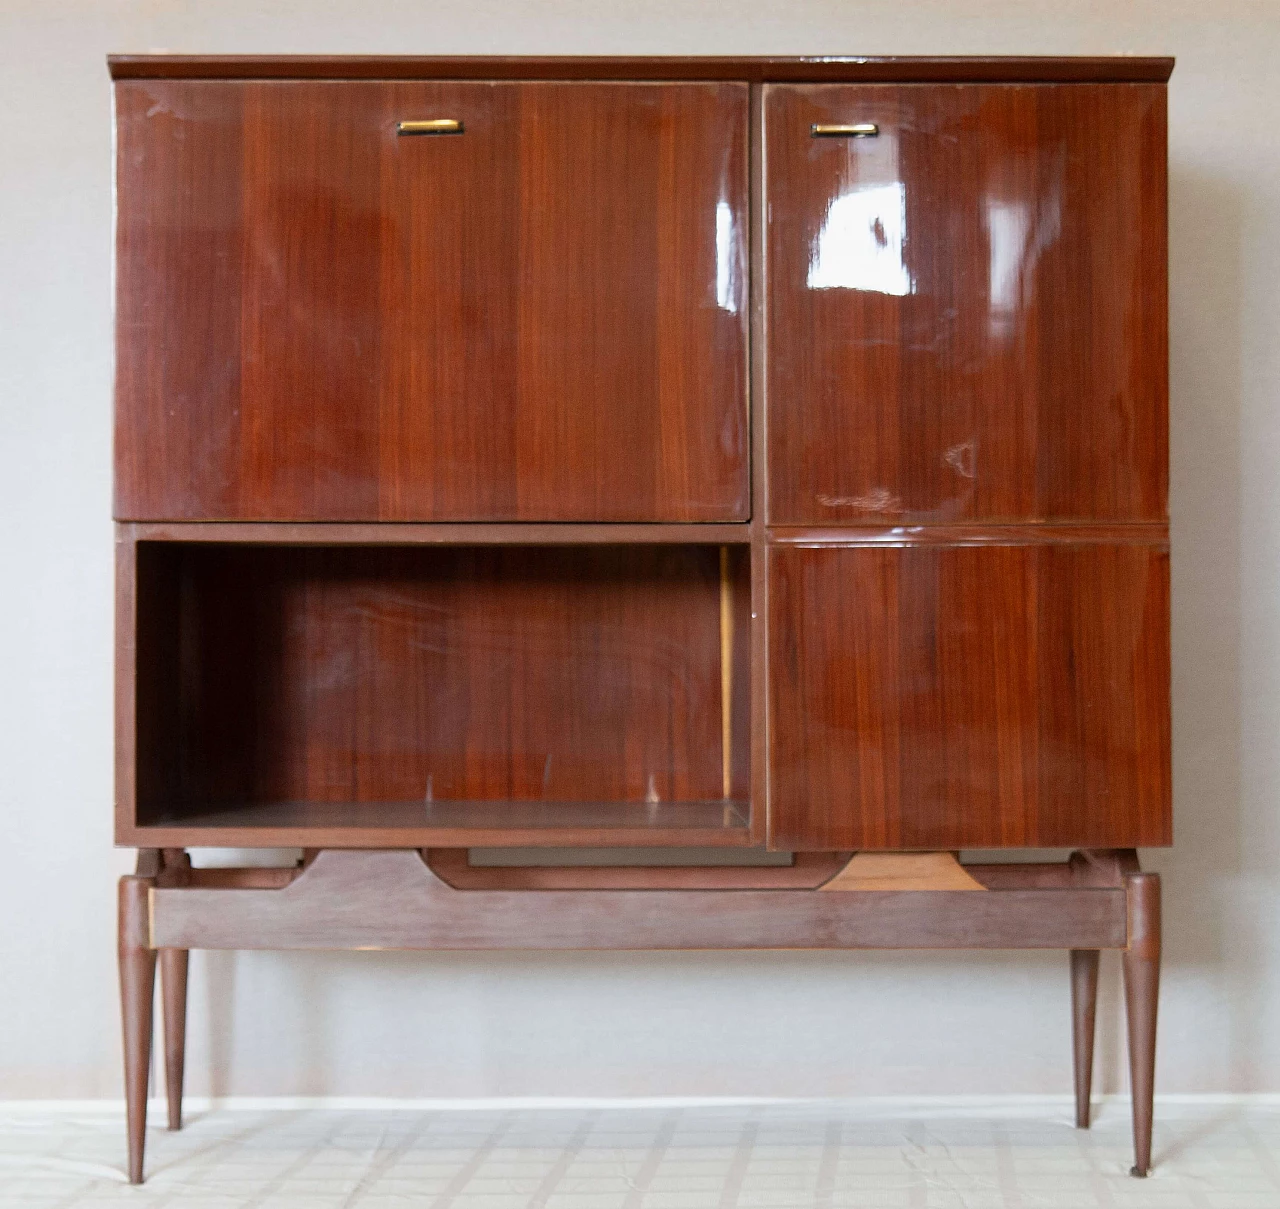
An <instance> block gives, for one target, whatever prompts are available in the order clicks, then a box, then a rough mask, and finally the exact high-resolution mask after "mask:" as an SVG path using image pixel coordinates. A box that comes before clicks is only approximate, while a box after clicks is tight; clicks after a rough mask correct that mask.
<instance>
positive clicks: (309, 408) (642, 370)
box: [116, 80, 749, 521]
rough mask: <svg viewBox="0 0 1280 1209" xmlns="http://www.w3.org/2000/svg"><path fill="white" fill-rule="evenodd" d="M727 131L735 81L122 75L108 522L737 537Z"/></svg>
mask: <svg viewBox="0 0 1280 1209" xmlns="http://www.w3.org/2000/svg"><path fill="white" fill-rule="evenodd" d="M442 116H443V117H449V118H455V119H457V120H458V121H460V122H461V123H462V127H463V133H461V134H459V135H456V136H453V135H451V136H445V137H425V138H404V137H398V136H397V133H396V125H397V122H398V121H399V120H401V119H405V118H421V117H442ZM746 123H747V87H746V86H745V85H743V84H733V83H719V84H716V83H704V84H665V83H651V84H599V85H596V84H575V83H564V82H545V81H544V82H529V83H495V82H484V81H467V82H460V81H454V82H449V81H437V82H431V83H419V82H400V83H397V82H390V81H366V82H359V81H340V82H339V81H326V82H304V81H267V82H262V81H250V82H236V81H225V80H223V81H201V80H169V81H166V80H133V81H122V82H120V83H119V84H118V85H117V86H116V125H117V137H118V149H117V159H116V162H117V198H118V216H117V377H116V454H117V463H116V514H117V516H118V517H120V518H122V519H150V520H175V519H192V520H219V519H230V520H280V521H288V520H332V521H370V520H441V521H509V520H517V521H732V520H742V519H745V518H746V516H747V515H748V511H749V500H748V481H747V427H748V426H747V400H746V355H747V353H746V350H747V316H746V263H745V257H746V221H747V164H746V150H747V134H746Z"/></svg>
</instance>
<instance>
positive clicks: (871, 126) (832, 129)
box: [809, 122, 880, 139]
mask: <svg viewBox="0 0 1280 1209" xmlns="http://www.w3.org/2000/svg"><path fill="white" fill-rule="evenodd" d="M809 133H810V134H811V135H812V136H813V137H814V138H815V139H873V138H875V137H876V136H877V135H878V134H879V133H880V127H879V126H877V125H876V124H875V122H854V123H853V125H852V126H823V125H821V124H820V123H818V122H814V124H813V125H812V126H810V127H809Z"/></svg>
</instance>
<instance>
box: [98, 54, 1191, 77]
mask: <svg viewBox="0 0 1280 1209" xmlns="http://www.w3.org/2000/svg"><path fill="white" fill-rule="evenodd" d="M1173 64H1174V61H1173V59H1172V58H1168V57H1155V56H1130V55H1096V56H1048V55H1037V56H978V55H974V56H943V57H931V56H905V55H806V56H794V57H780V58H774V57H752V58H735V57H729V56H710V57H696V56H666V55H663V56H658V55H654V56H644V57H613V56H563V57H561V56H514V55H513V56H504V55H462V56H452V57H433V56H404V55H178V54H120V55H108V56H107V68H108V70H109V71H110V73H111V78H112V79H113V80H140V79H184V80H195V79H210V80H320V79H333V80H419V79H421V80H426V79H436V80H440V79H481V78H484V79H499V80H535V79H541V80H546V79H559V80H676V79H678V80H724V81H744V82H748V83H772V82H779V83H783V82H788V81H796V82H801V81H804V82H811V83H821V82H824V81H844V82H849V83H876V82H884V83H943V82H946V83H1027V84H1030V83H1092V84H1103V83H1163V82H1164V81H1166V80H1168V78H1169V76H1170V74H1171V73H1172V71H1173Z"/></svg>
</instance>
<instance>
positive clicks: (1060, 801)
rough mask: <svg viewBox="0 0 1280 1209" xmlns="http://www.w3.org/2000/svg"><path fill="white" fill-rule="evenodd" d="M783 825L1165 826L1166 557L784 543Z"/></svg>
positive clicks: (796, 831)
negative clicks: (791, 544)
mask: <svg viewBox="0 0 1280 1209" xmlns="http://www.w3.org/2000/svg"><path fill="white" fill-rule="evenodd" d="M769 561H770V576H771V581H770V608H771V616H770V680H769V694H770V731H769V734H770V764H769V767H770V797H769V817H770V842H771V844H772V845H773V846H774V847H779V848H796V849H811V848H816V849H823V848H829V849H845V848H848V849H895V848H918V849H946V848H995V847H1077V846H1078V847H1086V848H1110V847H1117V848H1119V847H1137V846H1143V845H1159V844H1167V843H1169V842H1170V825H1171V824H1170V817H1171V816H1170V755H1169V750H1170V748H1169V744H1170V721H1169V557H1168V553H1167V551H1166V550H1164V549H1163V548H1161V547H1153V546H1142V545H1134V544H1124V545H1119V544H1117V545H1107V544H1102V543H1099V544H1079V545H1039V544H1037V545H1011V546H984V547H976V546H970V547H945V546H929V547H917V548H910V547H907V548H901V547H900V548H883V547H858V548H850V547H839V546H829V547H823V548H814V547H801V546H791V547H775V548H774V549H772V550H771V551H770V554H769Z"/></svg>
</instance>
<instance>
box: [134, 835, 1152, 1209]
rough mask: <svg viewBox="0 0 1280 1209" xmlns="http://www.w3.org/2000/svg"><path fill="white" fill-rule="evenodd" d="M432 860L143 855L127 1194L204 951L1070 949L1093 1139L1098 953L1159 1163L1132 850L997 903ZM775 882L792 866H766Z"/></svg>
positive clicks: (1148, 966) (977, 870) (1050, 871)
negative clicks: (467, 870) (628, 881)
mask: <svg viewBox="0 0 1280 1209" xmlns="http://www.w3.org/2000/svg"><path fill="white" fill-rule="evenodd" d="M430 860H431V858H430V855H429V854H428V853H423V852H419V851H416V850H372V851H361V850H329V851H319V852H311V853H308V854H307V856H306V857H304V859H303V861H302V862H301V863H300V864H299V866H298V867H297V868H292V869H216V870H214V869H210V870H198V869H192V868H191V864H190V861H189V859H188V858H187V856H186V854H185V852H183V851H182V850H180V849H165V850H157V849H144V850H142V851H141V852H140V853H139V858H138V870H137V872H136V873H135V874H132V875H128V876H125V877H122V878H121V879H120V887H119V895H120V897H119V909H120V913H119V960H120V991H121V1006H122V1018H123V1025H124V1066H125V1098H126V1105H127V1123H128V1140H129V1179H130V1182H132V1183H135V1184H137V1183H141V1182H142V1173H143V1151H144V1143H145V1131H146V1112H147V1079H148V1074H149V1071H150V1065H151V1043H152V1030H153V1019H152V1011H153V999H154V988H155V972H156V962H157V957H158V956H159V957H160V959H161V961H160V965H161V975H162V982H163V984H164V985H163V1000H164V1008H165V1017H166V1019H165V1035H166V1044H165V1066H166V1087H167V1091H168V1096H169V1122H170V1127H171V1128H176V1127H177V1125H178V1124H179V1123H180V1121H181V1111H182V1062H183V1049H184V1046H183V1041H184V1036H183V1034H184V1028H183V1022H184V1021H185V1014H186V954H187V952H188V951H189V950H191V949H403V950H414V949H417V950H432V949H439V950H486V949H526V950H538V949H542V950H555V949H583V950H606V949H667V950H685V949H726V950H729V949H1067V950H1069V951H1070V952H1071V955H1072V956H1071V968H1072V1019H1073V1026H1074V1027H1073V1040H1074V1049H1075V1089H1076V1121H1077V1125H1079V1126H1081V1127H1087V1125H1088V1122H1089V1091H1090V1083H1091V1078H1090V1076H1091V1070H1092V1056H1093V1053H1092V1051H1093V1032H1094V1015H1095V1005H1096V1001H1097V974H1096V971H1097V953H1098V951H1099V950H1101V949H1118V950H1121V951H1122V953H1123V964H1124V981H1125V1003H1126V1008H1127V1014H1128V1035H1129V1067H1130V1085H1131V1087H1132V1090H1133V1138H1134V1166H1133V1169H1132V1174H1133V1175H1135V1176H1145V1175H1146V1174H1147V1171H1148V1170H1149V1168H1150V1165H1151V1124H1152V1094H1153V1082H1154V1069H1155V1036H1156V1003H1157V997H1158V991H1159V981H1160V878H1159V875H1158V874H1154V873H1142V872H1140V871H1139V868H1138V861H1137V856H1136V854H1135V853H1134V852H1132V851H1131V850H1116V851H1105V852H1083V853H1081V852H1078V853H1076V854H1074V855H1073V856H1072V858H1071V859H1070V860H1069V861H1067V862H1062V863H1054V864H1027V865H1022V864H1010V865H969V866H966V867H965V869H966V872H967V873H968V874H969V875H970V876H971V877H973V878H974V879H975V880H976V881H977V882H978V883H979V884H980V885H981V886H982V887H983V888H985V889H986V890H987V891H989V893H972V892H968V891H964V890H848V891H840V890H837V889H835V888H834V887H833V889H832V891H831V892H817V891H816V890H815V889H812V888H792V889H785V888H783V889H547V890H530V889H457V888H455V887H454V886H451V885H449V884H448V883H447V882H446V881H444V880H443V879H442V878H441V877H440V876H438V875H437V873H436V872H435V871H434V870H433V869H432V867H431V863H429V862H430ZM771 872H772V873H777V874H779V875H782V874H786V873H788V872H790V871H789V870H788V869H786V868H778V869H775V870H770V869H767V868H762V869H756V870H752V873H753V874H756V875H767V874H769V873H771ZM835 876H836V877H838V876H839V873H838V872H837V873H836V874H835ZM784 884H785V883H784ZM792 884H793V885H794V882H793V883H792ZM530 894H535V895H536V896H537V909H536V910H530V906H531V904H530V902H529V899H528V896H529V895H530Z"/></svg>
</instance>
